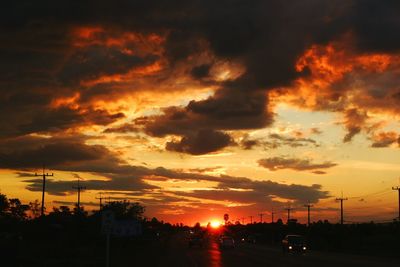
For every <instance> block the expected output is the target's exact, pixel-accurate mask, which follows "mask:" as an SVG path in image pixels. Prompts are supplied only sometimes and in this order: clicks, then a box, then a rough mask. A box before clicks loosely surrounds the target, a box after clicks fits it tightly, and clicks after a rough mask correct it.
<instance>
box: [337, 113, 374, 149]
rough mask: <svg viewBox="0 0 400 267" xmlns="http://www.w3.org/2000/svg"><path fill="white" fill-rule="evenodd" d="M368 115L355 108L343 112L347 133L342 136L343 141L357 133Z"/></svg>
mask: <svg viewBox="0 0 400 267" xmlns="http://www.w3.org/2000/svg"><path fill="white" fill-rule="evenodd" d="M367 119H368V116H367V114H366V113H365V112H363V113H362V112H359V111H357V109H349V110H347V111H346V113H345V122H344V125H345V126H346V128H347V131H348V133H347V134H346V136H345V137H344V138H343V142H350V141H351V139H352V138H353V136H355V135H356V134H358V133H359V132H360V131H361V129H362V127H363V126H364V124H365V121H366V120H367Z"/></svg>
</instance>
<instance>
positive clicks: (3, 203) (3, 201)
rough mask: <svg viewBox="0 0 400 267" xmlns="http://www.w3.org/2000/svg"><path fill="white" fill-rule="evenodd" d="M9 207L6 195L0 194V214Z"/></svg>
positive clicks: (3, 213) (4, 212)
mask: <svg viewBox="0 0 400 267" xmlns="http://www.w3.org/2000/svg"><path fill="white" fill-rule="evenodd" d="M9 208H10V202H8V199H7V197H6V195H3V194H0V216H4V215H5V214H6V212H7V211H8V209H9Z"/></svg>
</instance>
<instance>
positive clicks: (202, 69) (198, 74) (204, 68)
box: [190, 64, 211, 79]
mask: <svg viewBox="0 0 400 267" xmlns="http://www.w3.org/2000/svg"><path fill="white" fill-rule="evenodd" d="M210 68H211V65H210V64H203V65H199V66H196V67H194V68H193V69H192V70H191V72H190V74H191V75H192V76H193V77H194V78H196V79H202V78H205V77H207V76H208V75H209V73H210Z"/></svg>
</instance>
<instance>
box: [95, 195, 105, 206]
mask: <svg viewBox="0 0 400 267" xmlns="http://www.w3.org/2000/svg"><path fill="white" fill-rule="evenodd" d="M102 195H103V193H102V192H100V193H99V197H96V199H98V200H100V210H102V209H103V199H106V197H103V196H102Z"/></svg>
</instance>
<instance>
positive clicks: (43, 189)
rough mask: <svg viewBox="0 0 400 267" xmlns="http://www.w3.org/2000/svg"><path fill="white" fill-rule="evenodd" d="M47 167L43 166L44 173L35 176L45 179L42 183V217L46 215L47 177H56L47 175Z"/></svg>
mask: <svg viewBox="0 0 400 267" xmlns="http://www.w3.org/2000/svg"><path fill="white" fill-rule="evenodd" d="M44 171H45V166H44V164H43V172H42V174H37V173H35V176H42V177H43V183H42V207H41V211H40V216H43V215H44V193H45V192H46V177H48V176H54V174H53V173H52V174H48V173H45V172H44Z"/></svg>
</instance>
